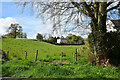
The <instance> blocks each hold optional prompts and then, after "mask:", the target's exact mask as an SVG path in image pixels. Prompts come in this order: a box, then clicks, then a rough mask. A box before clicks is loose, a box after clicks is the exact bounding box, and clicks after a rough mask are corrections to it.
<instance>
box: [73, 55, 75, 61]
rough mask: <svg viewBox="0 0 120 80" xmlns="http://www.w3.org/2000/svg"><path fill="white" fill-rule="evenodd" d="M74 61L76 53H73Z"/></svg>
mask: <svg viewBox="0 0 120 80" xmlns="http://www.w3.org/2000/svg"><path fill="white" fill-rule="evenodd" d="M73 61H75V53H73Z"/></svg>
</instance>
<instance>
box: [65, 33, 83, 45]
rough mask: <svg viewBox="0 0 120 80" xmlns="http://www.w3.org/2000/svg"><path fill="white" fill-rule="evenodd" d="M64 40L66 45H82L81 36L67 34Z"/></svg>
mask: <svg viewBox="0 0 120 80" xmlns="http://www.w3.org/2000/svg"><path fill="white" fill-rule="evenodd" d="M66 39H68V41H69V42H68V44H84V39H83V38H82V37H81V36H76V35H72V34H69V35H68V36H67V37H66Z"/></svg>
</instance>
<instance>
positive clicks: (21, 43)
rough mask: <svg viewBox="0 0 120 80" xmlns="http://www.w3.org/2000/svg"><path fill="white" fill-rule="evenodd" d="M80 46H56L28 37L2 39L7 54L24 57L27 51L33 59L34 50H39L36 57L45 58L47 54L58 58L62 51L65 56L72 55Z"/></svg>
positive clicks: (29, 57)
mask: <svg viewBox="0 0 120 80" xmlns="http://www.w3.org/2000/svg"><path fill="white" fill-rule="evenodd" d="M80 47H81V46H80V45H78V46H73V45H72V46H68V45H67V46H57V45H53V44H49V43H46V42H40V41H33V40H28V39H11V38H6V39H2V49H3V50H4V51H5V52H7V51H9V56H13V55H15V56H17V57H20V58H25V51H27V53H28V59H34V58H35V53H36V50H38V51H39V53H38V59H45V58H46V57H48V56H51V57H52V58H53V57H55V58H59V54H60V53H61V52H64V53H65V54H66V55H67V56H72V55H73V54H72V53H73V52H75V49H76V48H78V49H79V48H80Z"/></svg>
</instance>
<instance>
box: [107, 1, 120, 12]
mask: <svg viewBox="0 0 120 80" xmlns="http://www.w3.org/2000/svg"><path fill="white" fill-rule="evenodd" d="M119 6H120V2H119V3H118V4H117V5H116V6H114V7H112V8H110V9H107V10H106V12H108V11H111V10H113V9H116V8H118V7H119Z"/></svg>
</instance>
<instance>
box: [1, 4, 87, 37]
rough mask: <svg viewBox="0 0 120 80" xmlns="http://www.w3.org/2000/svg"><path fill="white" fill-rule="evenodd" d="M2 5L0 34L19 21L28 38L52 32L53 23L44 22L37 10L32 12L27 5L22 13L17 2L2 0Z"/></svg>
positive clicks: (64, 34) (59, 34)
mask: <svg viewBox="0 0 120 80" xmlns="http://www.w3.org/2000/svg"><path fill="white" fill-rule="evenodd" d="M0 5H1V7H0V8H1V9H0V10H1V12H0V13H1V14H0V15H1V16H0V35H3V34H6V33H7V32H6V31H7V29H8V27H9V26H10V24H11V23H18V24H19V25H20V26H22V28H23V32H26V33H27V38H32V39H35V38H36V35H37V33H40V34H51V32H52V23H51V22H50V21H48V22H47V23H43V21H42V19H41V18H36V15H35V11H36V10H34V11H33V14H32V12H31V10H30V8H29V7H26V8H25V9H24V12H23V13H22V7H17V5H16V4H15V2H1V3H0ZM69 33H72V34H76V35H80V34H79V33H74V32H69ZM69 33H63V32H61V33H58V34H52V35H53V36H67V35H68V34H69ZM80 36H81V35H80ZM83 37H85V38H86V37H87V35H84V36H83Z"/></svg>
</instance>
